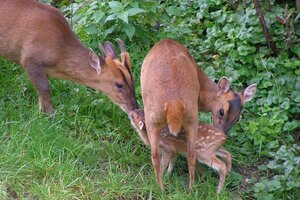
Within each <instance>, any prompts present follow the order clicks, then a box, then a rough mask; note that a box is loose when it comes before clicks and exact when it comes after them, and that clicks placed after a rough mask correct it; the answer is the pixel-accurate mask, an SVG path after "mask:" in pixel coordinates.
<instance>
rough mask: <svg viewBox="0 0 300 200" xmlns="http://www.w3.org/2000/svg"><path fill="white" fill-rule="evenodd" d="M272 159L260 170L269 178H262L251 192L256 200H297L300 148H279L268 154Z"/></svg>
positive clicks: (299, 186) (299, 185)
mask: <svg viewBox="0 0 300 200" xmlns="http://www.w3.org/2000/svg"><path fill="white" fill-rule="evenodd" d="M270 156H271V157H272V158H273V159H272V160H270V161H269V163H268V164H267V165H266V166H265V165H262V166H260V169H261V170H262V171H263V172H266V174H271V175H270V177H262V179H261V180H260V181H259V182H257V183H256V184H255V185H254V187H253V191H254V192H255V197H256V198H258V199H274V198H275V197H276V199H279V198H282V199H299V197H300V195H299V193H298V192H297V191H298V190H299V188H300V180H299V177H300V170H299V165H300V147H299V146H296V145H294V146H292V147H287V146H285V145H283V146H281V147H280V148H279V150H278V151H277V152H270Z"/></svg>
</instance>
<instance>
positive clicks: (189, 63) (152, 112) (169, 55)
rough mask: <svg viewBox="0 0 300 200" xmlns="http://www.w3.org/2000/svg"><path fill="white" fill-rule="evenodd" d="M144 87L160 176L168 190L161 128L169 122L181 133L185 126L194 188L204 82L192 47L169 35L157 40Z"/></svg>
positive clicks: (154, 160) (144, 69) (143, 76)
mask: <svg viewBox="0 0 300 200" xmlns="http://www.w3.org/2000/svg"><path fill="white" fill-rule="evenodd" d="M141 88H142V97H143V103H144V109H145V123H146V127H147V130H148V133H149V141H150V146H151V158H152V164H153V167H154V171H155V176H156V180H157V182H158V184H159V186H160V188H161V190H164V186H163V182H162V172H161V170H160V163H159V156H160V150H159V149H160V148H159V142H158V141H159V134H160V132H161V130H162V129H163V127H164V126H165V125H168V127H169V130H170V132H171V133H172V134H173V135H177V134H178V133H179V131H180V130H181V128H183V129H184V132H185V134H186V138H187V148H188V149H187V152H188V155H187V160H188V168H189V178H190V180H189V188H190V190H191V189H192V185H193V182H194V179H195V160H196V157H195V139H196V135H197V128H198V97H199V91H200V86H199V81H198V76H197V65H196V63H195V61H194V60H193V59H192V57H191V56H190V54H189V52H188V50H187V49H186V48H185V47H183V46H182V45H180V44H179V43H177V42H175V41H173V40H169V39H165V40H162V41H160V42H159V43H157V44H156V45H155V46H154V47H153V48H152V49H151V51H150V52H149V53H148V55H147V56H146V58H145V60H144V62H143V65H142V71H141Z"/></svg>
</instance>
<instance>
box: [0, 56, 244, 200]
mask: <svg viewBox="0 0 300 200" xmlns="http://www.w3.org/2000/svg"><path fill="white" fill-rule="evenodd" d="M0 66H1V71H0V82H1V88H0V109H1V111H0V151H1V153H0V171H1V173H0V199H17V198H18V199H234V198H235V197H236V196H238V194H239V190H238V188H237V187H238V184H239V182H240V176H239V175H238V174H237V173H235V172H233V173H231V174H230V175H229V177H228V179H227V181H226V187H225V189H224V191H223V192H222V193H221V194H220V195H217V194H216V192H215V190H216V186H217V182H218V175H217V174H216V173H214V172H213V171H212V170H210V169H208V168H206V167H205V168H204V173H203V174H202V175H200V174H197V178H196V184H195V187H194V190H193V192H191V193H190V192H189V191H188V187H187V185H188V171H187V163H186V160H185V159H184V158H180V159H179V161H178V162H177V163H176V166H175V169H174V171H173V173H172V174H171V176H170V177H166V178H165V180H164V182H165V185H166V188H167V191H166V192H164V193H162V192H160V190H159V188H158V186H157V184H156V182H155V178H154V172H153V169H152V166H151V160H150V150H149V149H148V148H147V147H146V146H144V145H143V144H142V142H141V141H140V140H139V138H138V136H137V134H136V133H135V131H134V130H133V129H132V128H131V126H130V123H129V120H128V118H127V115H126V114H124V113H123V112H122V111H121V109H119V108H118V107H117V106H115V105H113V103H112V102H111V101H110V100H109V99H108V98H107V97H105V96H104V95H103V94H101V93H100V92H95V91H93V90H90V89H88V88H85V87H83V86H79V85H76V84H73V83H70V82H66V81H61V80H51V89H52V100H53V102H54V106H55V108H56V115H55V117H54V118H49V117H48V116H47V115H45V114H42V113H39V112H38V103H37V95H36V91H35V90H34V88H33V86H32V84H31V82H30V81H29V80H28V78H27V75H26V74H25V72H24V70H22V68H21V67H20V66H17V65H15V64H13V63H11V62H8V61H5V60H3V59H2V60H0ZM138 96H139V95H138ZM139 101H140V98H139ZM234 162H236V161H234ZM234 164H236V163H234Z"/></svg>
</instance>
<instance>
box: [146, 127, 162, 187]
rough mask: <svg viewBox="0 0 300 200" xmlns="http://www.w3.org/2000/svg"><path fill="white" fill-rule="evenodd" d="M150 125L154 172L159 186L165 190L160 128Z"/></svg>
mask: <svg viewBox="0 0 300 200" xmlns="http://www.w3.org/2000/svg"><path fill="white" fill-rule="evenodd" d="M147 127H150V128H148V130H149V132H148V133H149V139H150V146H151V160H152V165H153V167H154V172H155V177H156V181H157V182H158V184H159V187H160V189H161V190H162V191H164V185H163V182H162V176H161V170H160V159H159V158H160V149H159V143H158V142H159V141H158V139H159V134H160V130H161V129H159V128H157V127H153V128H152V127H151V126H147Z"/></svg>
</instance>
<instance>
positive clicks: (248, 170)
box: [236, 160, 268, 191]
mask: <svg viewBox="0 0 300 200" xmlns="http://www.w3.org/2000/svg"><path fill="white" fill-rule="evenodd" d="M267 163H268V160H263V161H260V162H257V163H255V164H254V165H252V166H239V167H237V168H236V171H237V172H238V173H240V174H241V175H242V176H243V177H244V179H243V181H242V183H241V184H240V186H239V189H240V190H241V191H245V190H247V189H249V188H250V187H253V183H251V182H250V179H251V178H256V180H259V179H260V178H261V177H263V176H264V175H263V174H264V172H262V171H260V170H259V169H258V167H259V166H261V165H267Z"/></svg>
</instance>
